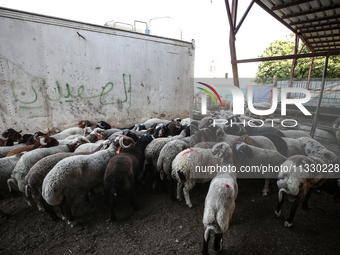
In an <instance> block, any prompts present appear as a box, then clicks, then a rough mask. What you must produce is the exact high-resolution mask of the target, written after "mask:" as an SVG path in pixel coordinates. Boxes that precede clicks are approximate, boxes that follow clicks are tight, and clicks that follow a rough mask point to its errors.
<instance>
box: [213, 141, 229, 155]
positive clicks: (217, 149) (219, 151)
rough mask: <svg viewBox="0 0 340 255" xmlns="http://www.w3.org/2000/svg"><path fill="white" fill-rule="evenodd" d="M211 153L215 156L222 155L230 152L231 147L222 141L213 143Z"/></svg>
mask: <svg viewBox="0 0 340 255" xmlns="http://www.w3.org/2000/svg"><path fill="white" fill-rule="evenodd" d="M211 153H212V154H213V155H214V157H215V158H220V157H223V156H224V155H230V154H232V153H233V152H232V149H231V147H230V145H229V144H227V143H225V142H223V143H218V144H215V145H214V147H213V148H212V150H211Z"/></svg>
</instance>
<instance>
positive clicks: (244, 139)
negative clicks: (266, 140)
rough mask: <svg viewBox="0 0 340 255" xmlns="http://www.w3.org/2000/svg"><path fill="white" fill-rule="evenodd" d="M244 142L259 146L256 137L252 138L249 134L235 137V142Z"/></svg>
mask: <svg viewBox="0 0 340 255" xmlns="http://www.w3.org/2000/svg"><path fill="white" fill-rule="evenodd" d="M237 141H239V142H244V143H246V144H249V145H252V146H257V145H256V143H255V141H254V139H252V138H251V137H250V136H249V135H243V136H241V137H240V138H237V139H235V141H234V142H237Z"/></svg>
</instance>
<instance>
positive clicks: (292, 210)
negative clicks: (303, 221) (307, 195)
mask: <svg viewBox="0 0 340 255" xmlns="http://www.w3.org/2000/svg"><path fill="white" fill-rule="evenodd" d="M299 203H300V197H299V196H298V197H297V198H296V200H295V201H294V203H293V205H292V207H291V208H290V214H289V217H288V218H287V220H286V221H285V224H284V225H285V227H291V226H292V221H293V219H294V217H295V213H296V210H297V208H298V206H299Z"/></svg>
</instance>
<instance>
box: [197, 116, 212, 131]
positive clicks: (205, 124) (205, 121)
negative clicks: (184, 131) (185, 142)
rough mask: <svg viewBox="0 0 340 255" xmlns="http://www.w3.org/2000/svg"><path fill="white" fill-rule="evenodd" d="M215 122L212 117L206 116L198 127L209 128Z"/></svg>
mask: <svg viewBox="0 0 340 255" xmlns="http://www.w3.org/2000/svg"><path fill="white" fill-rule="evenodd" d="M213 123H214V119H213V118H211V117H205V118H203V119H202V120H201V121H200V124H199V125H198V129H202V128H207V127H209V126H210V125H212V124H213Z"/></svg>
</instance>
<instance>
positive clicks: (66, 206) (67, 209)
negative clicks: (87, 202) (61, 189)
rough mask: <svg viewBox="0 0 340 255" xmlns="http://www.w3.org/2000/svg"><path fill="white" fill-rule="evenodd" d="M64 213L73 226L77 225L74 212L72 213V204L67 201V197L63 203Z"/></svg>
mask: <svg viewBox="0 0 340 255" xmlns="http://www.w3.org/2000/svg"><path fill="white" fill-rule="evenodd" d="M62 213H63V215H64V216H65V218H66V220H67V222H68V224H70V225H71V227H73V226H75V225H76V222H75V220H74V217H73V214H72V210H71V205H70V203H69V202H68V201H67V199H66V198H64V200H63V203H62Z"/></svg>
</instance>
